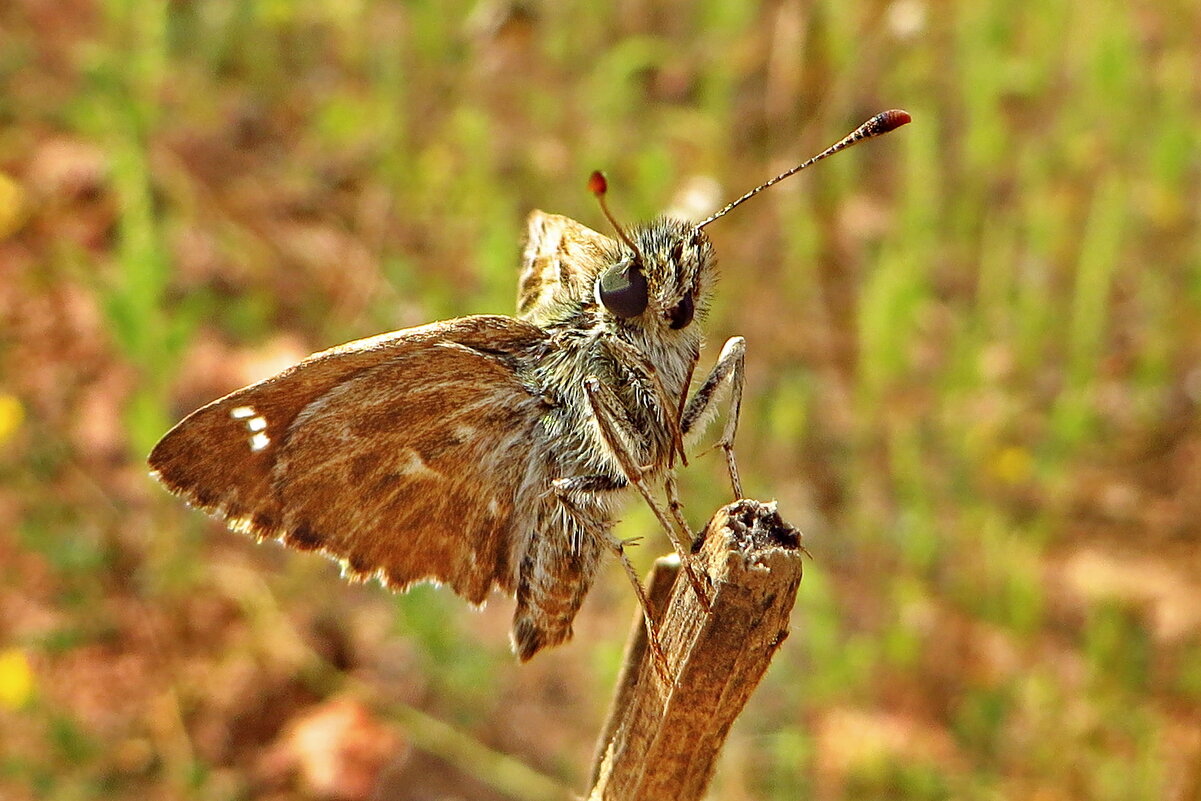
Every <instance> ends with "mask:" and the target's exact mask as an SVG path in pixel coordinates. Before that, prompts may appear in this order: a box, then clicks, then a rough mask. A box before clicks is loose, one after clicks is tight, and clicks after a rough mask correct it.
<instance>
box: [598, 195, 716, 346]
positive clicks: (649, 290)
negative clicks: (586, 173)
mask: <svg viewBox="0 0 1201 801" xmlns="http://www.w3.org/2000/svg"><path fill="white" fill-rule="evenodd" d="M589 187H590V188H591V190H592V193H593V194H594V195H596V198H597V200H598V201H600V205H601V210H602V211H603V212H604V214H605V217H607V218H608V219H609V222H610V223H611V224H612V225H613V229H614V230H615V231H616V232H617V238H618V239H619V240H620V243H617V247H618V248H619V250H618V251H616V252H615V253H614V254H613V255H612V258H610V259H609V260H608V264H607V266H606V267H605V268H604V269H603V270H602V271H601V273H600V274H599V275H598V276H597V277H596V283H595V285H594V287H593V294H594V295H595V298H596V302H597V304H598V306H599V307H600V308H601V309H603V310H604V311H605V313H607V314H609V315H611V316H612V317H615V318H617V319H619V320H624V321H626V323H627V324H628V325H633V326H641V327H642V328H644V329H647V330H648V331H659V330H669V331H683V330H684V329H686V328H688V327H689V326H690V325H692V321H693V320H695V319H696V317H697V312H698V311H703V310H704V309H705V307H706V306H707V305H708V300H709V292H710V290H711V287H712V284H713V278H714V273H715V269H714V268H715V266H716V260H715V259H714V256H713V246H712V245H711V244H710V243H709V237H707V236H705V233H704V232H703V231H702V230H701V229H700V228H699V227H697V226H696V225H694V224H692V223H689V222H685V221H683V220H676V219H670V218H662V219H659V220H655V221H654V222H652V223H649V224H647V225H640V226H637V227H635V228H633V229H630V230H628V231H627V230H626V229H625V228H623V227H622V226H621V225H620V224H618V222H617V220H615V219H613V215H612V214H610V212H609V207H608V204H606V203H605V191H606V189H607V188H608V187H607V185H606V182H605V178H604V176H603V175H602V174H601V173H599V172H594V173H593V174H592V177H591V178H590V179H589Z"/></svg>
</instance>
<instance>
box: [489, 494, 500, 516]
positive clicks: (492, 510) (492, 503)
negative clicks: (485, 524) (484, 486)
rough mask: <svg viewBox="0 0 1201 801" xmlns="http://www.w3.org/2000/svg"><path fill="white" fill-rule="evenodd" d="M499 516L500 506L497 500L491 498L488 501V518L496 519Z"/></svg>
mask: <svg viewBox="0 0 1201 801" xmlns="http://www.w3.org/2000/svg"><path fill="white" fill-rule="evenodd" d="M498 514H500V504H499V503H497V501H496V499H495V498H490V499H489V500H488V516H489V517H496V516H497V515H498Z"/></svg>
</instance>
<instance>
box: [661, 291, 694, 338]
mask: <svg viewBox="0 0 1201 801" xmlns="http://www.w3.org/2000/svg"><path fill="white" fill-rule="evenodd" d="M695 313H696V303H695V302H694V301H693V300H692V295H685V296H684V297H683V298H682V299H681V300H680V302H679V303H677V304H676V305H675V306H673V307H672V309H671V311H669V312H668V313H667V324H668V325H669V326H670V327H671V329H672V330H673V331H679V330H680V329H681V328H683V327H685V326H686V325H688V324H689V323H691V322H692V315H693V314H695Z"/></svg>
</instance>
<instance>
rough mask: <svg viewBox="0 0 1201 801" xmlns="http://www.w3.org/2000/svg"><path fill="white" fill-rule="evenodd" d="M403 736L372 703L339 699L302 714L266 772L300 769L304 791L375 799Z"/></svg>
mask: <svg viewBox="0 0 1201 801" xmlns="http://www.w3.org/2000/svg"><path fill="white" fill-rule="evenodd" d="M401 745H402V743H401V740H400V737H399V735H398V734H397V733H396V731H394V730H393V729H391V728H389V727H387V726H385V725H384V724H383V723H381V722H380V721H378V720H377V719H376V718H375V717H374V716H373V714H372V712H371V710H369V709H368V708H367V707H366V706H364V705H363V704H362V703H360V702H359V701H356V700H354V699H350V698H335V699H332V700H329V701H326V702H324V703H322V704H319V705H317V706H315V707H313V708H311V709H310V710H308V711H307V712H306V713H304V714H302V715H300V716H299V717H297V719H296V720H295V721H293V723H292V724H291V725H290V726H289V727H288V728H287V730H286V731H285V732H284V734H283V735H282V736H281V737H280V739H279V740H278V741H277V742H276V744H275V746H274V747H273V748H272V749H271V751H270V752H269V753H268V755H267V757H266V761H265V764H264V768H265V770H266V771H267V772H268V773H270V774H273V775H276V776H278V775H279V774H280V773H294V774H295V775H296V777H297V779H298V780H299V782H300V784H301V786H302V789H303V790H304V792H307V793H309V794H311V795H314V796H317V797H320V798H330V799H338V801H360V799H368V798H371V797H372V795H373V793H374V791H375V789H376V787H377V786H378V785H379V780H380V776H381V774H382V773H383V771H384V769H385V768H386V767H387V766H388V765H389V763H391V762H392V761H393V760H394V758H395V757H396V755H397V753H398V751H400V748H401Z"/></svg>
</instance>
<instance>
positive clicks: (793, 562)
mask: <svg viewBox="0 0 1201 801" xmlns="http://www.w3.org/2000/svg"><path fill="white" fill-rule="evenodd" d="M704 536H705V540H704V543H703V545H702V546H701V550H700V553H699V554H697V557H699V558H698V560H697V561H698V564H699V565H701V566H704V568H705V569H706V571H707V572H708V574H709V576H710V577H711V578H712V579H713V585H714V590H713V592H712V594H711V602H712V603H711V607H710V609H709V610H707V611H706V610H705V609H704V608H703V607H702V606H701V604H700V602H699V601H698V600H697V598H696V596H695V595H694V594H693V593H692V592H691V591H690V590H689V589H688V587H687V585H686V584H685V583H684V582H675V583H673V582H672V581H671V580H672V578H674V575H675V572H676V571H677V570H678V566H677V565H676V564H675V559H674V558H671V559H670V562H668V561H665V560H662V559H661V560H659V562H657V563H656V565H655V570H654V572H653V573H652V575H651V578H650V582H649V586H648V591H647V595H648V597H649V598H650V603H651V607H652V609H653V610H654V612H653V613H654V615H655V618H656V621H657V622H658V623H659V626H658V630H659V633H660V637H661V639H662V643H663V646H664V648H665V649H666V651H667V660H668V665H669V667H670V668H671V670H672V672H673V674H674V675H675V680H674V682H673V683H671V684H667V683H665V682H663V680H662V678H661V677H660V675H659V672H658V671H657V670H656V669H655V667H654V664H653V660H651V659H649V658H648V648H647V645H646V635H645V634H644V629H643V627H642V626H641V625H639V626H638V627H637V628H636V629H635V631H634V633H633V636H632V637H631V640H630V644H629V645H628V647H627V651H626V662H625V665H624V666H623V668H622V674H621V678H620V680H619V683H618V687H617V692H616V696H615V698H614V701H613V706H612V707H611V708H610V711H609V719H608V721H607V722H606V724H605V728H604V731H603V732H602V734H601V737H600V740H599V742H598V744H597V753H596V757H595V760H594V764H593V769H592V789H591V791H590V794H589V799H590V801H634V799H639V800H640V801H659V799H672V800H673V801H690V800H691V799H700V798H701V797H702V796H703V794H704V792H705V787H706V786H707V785H708V783H709V779H710V777H711V776H712V774H713V767H714V765H715V763H716V760H717V756H718V754H719V753H720V751H721V746H722V744H723V743H724V742H725V738H726V734H727V733H728V732H729V730H730V726H731V725H732V724H733V723H734V720H735V718H736V717H737V716H738V714H739V713H740V712H741V711H742V708H743V706H744V705H745V704H746V701H747V699H748V698H749V697H750V695H751V692H752V691H753V690H754V689H755V687H756V686H757V685H758V683H759V680H760V679H761V678H762V677H763V674H764V672H765V671H766V670H767V666H768V664H769V663H770V662H771V658H772V655H773V654H774V653H775V651H776V649H777V648H778V647H779V646H780V643H782V642H783V641H784V638H785V637H786V636H787V634H788V618H789V615H790V614H791V612H792V606H793V603H794V602H795V600H796V592H797V588H798V587H799V586H800V581H801V553H802V549H801V543H800V533H799V532H798V531H797V530H796V529H794V528H792V527H791V526H789V525H788V524H787V523H784V522H783V521H782V520H781V519H780V517H779V515H778V514H777V513H776V509H775V504H762V503H759V502H757V501H751V500H741V501H736V502H735V503H732V504H730V505H729V506H726V507H723V508H722V509H720V510H719V511H718V512H717V514H715V515H714V516H713V519H712V520H710V521H709V525H708V527H707V528H706V530H705V535H704ZM661 610H662V611H661Z"/></svg>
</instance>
